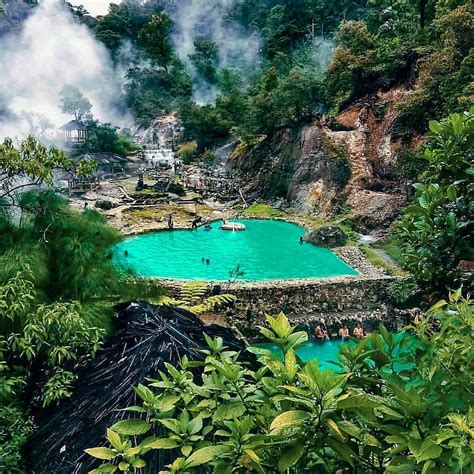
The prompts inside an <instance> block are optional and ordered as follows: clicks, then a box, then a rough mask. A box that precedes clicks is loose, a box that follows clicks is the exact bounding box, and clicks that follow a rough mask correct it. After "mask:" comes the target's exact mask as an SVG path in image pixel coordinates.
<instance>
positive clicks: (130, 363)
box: [27, 302, 242, 474]
mask: <svg viewBox="0 0 474 474" xmlns="http://www.w3.org/2000/svg"><path fill="white" fill-rule="evenodd" d="M116 329H117V331H116V333H115V335H114V336H113V337H111V338H110V339H109V340H108V341H107V342H106V344H105V348H104V349H103V350H101V351H100V352H99V353H98V354H97V357H96V358H95V359H94V360H93V361H91V362H90V363H89V364H87V366H86V367H84V369H83V370H82V372H81V374H80V376H79V381H78V384H77V386H76V388H75V389H74V392H73V395H72V396H71V397H70V398H69V399H67V400H64V401H63V402H62V403H61V404H60V405H59V406H58V407H54V408H51V409H48V410H45V412H44V413H42V414H41V415H40V416H39V418H38V425H39V429H38V430H37V431H36V432H35V433H34V435H33V436H32V439H31V440H30V442H29V443H28V447H29V452H28V453H27V457H28V459H29V464H30V468H31V471H32V472H33V473H46V472H47V473H55V474H56V473H58V474H59V473H68V474H71V473H86V472H88V471H89V470H91V469H93V468H95V467H96V466H97V463H96V462H95V461H94V459H93V458H91V457H90V456H88V455H87V454H85V453H84V449H86V448H90V447H94V446H101V445H104V444H105V443H106V442H105V436H104V435H105V432H106V428H107V427H110V426H111V425H113V424H114V423H115V422H117V421H120V420H121V419H122V418H124V417H128V416H129V415H128V414H127V413H126V412H123V411H118V410H119V409H121V408H125V407H127V406H130V405H134V404H136V397H135V392H134V391H133V389H132V387H133V386H136V385H138V384H139V383H141V382H143V381H144V379H145V377H152V376H154V375H155V374H156V372H157V371H158V370H160V369H163V368H164V362H170V363H171V364H176V363H177V362H178V361H179V360H180V358H181V357H182V356H183V355H185V354H186V355H187V356H188V357H189V358H190V359H193V360H200V359H202V358H203V354H201V353H200V352H199V350H200V349H202V348H204V347H207V345H206V343H205V340H204V333H206V334H208V335H209V336H213V337H216V336H221V337H222V338H223V339H224V341H225V344H226V345H227V346H228V347H230V348H232V349H234V350H240V349H242V344H241V343H240V342H239V341H238V340H237V339H236V338H235V337H234V336H233V334H232V333H231V332H230V331H229V330H227V329H225V328H223V327H221V326H217V325H211V326H205V325H204V324H203V323H202V322H201V321H200V320H199V319H198V318H196V317H195V316H193V315H192V314H189V313H187V312H185V311H182V310H177V309H170V308H163V307H158V306H155V305H151V304H148V303H144V302H135V303H127V304H123V305H120V306H119V307H118V308H117V319H116ZM150 454H151V455H152V456H153V457H152V458H148V459H147V461H148V466H147V469H146V470H145V472H153V473H156V472H158V471H159V470H160V469H162V468H163V467H164V466H165V465H166V464H168V463H169V462H170V461H171V459H170V458H169V456H170V454H171V453H169V452H162V451H155V450H153V451H151V452H150ZM99 463H100V462H99Z"/></svg>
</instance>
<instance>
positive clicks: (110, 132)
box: [82, 120, 137, 156]
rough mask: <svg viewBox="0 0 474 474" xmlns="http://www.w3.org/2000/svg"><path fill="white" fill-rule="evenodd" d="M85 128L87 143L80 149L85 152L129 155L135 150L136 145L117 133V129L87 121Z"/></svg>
mask: <svg viewBox="0 0 474 474" xmlns="http://www.w3.org/2000/svg"><path fill="white" fill-rule="evenodd" d="M86 126H87V130H88V133H87V141H86V143H85V145H84V146H83V147H82V150H83V151H86V152H110V153H118V154H119V155H123V156H126V155H129V154H131V153H133V152H134V151H136V150H137V147H136V145H134V143H133V142H132V141H131V140H130V138H128V137H127V136H125V135H122V134H120V133H118V132H117V129H118V127H114V126H113V125H111V124H110V123H101V122H99V121H98V120H89V121H87V122H86Z"/></svg>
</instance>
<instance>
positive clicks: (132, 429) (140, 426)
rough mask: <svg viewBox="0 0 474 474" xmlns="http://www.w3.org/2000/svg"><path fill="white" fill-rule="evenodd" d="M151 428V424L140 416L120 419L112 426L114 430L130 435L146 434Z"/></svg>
mask: <svg viewBox="0 0 474 474" xmlns="http://www.w3.org/2000/svg"><path fill="white" fill-rule="evenodd" d="M149 429H150V425H149V424H148V423H147V422H146V421H145V420H142V419H140V418H131V419H130V420H123V421H119V422H118V423H115V425H113V426H112V427H111V430H112V431H115V432H117V433H120V434H123V435H128V436H135V435H141V434H145V433H146V432H147V431H148V430H149Z"/></svg>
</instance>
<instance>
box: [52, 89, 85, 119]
mask: <svg viewBox="0 0 474 474" xmlns="http://www.w3.org/2000/svg"><path fill="white" fill-rule="evenodd" d="M59 97H60V99H61V110H62V112H64V113H65V114H72V115H73V116H74V119H75V120H78V121H80V120H82V119H83V118H84V117H85V116H87V115H89V114H90V111H91V109H92V104H91V103H90V102H89V100H88V99H87V98H86V97H84V95H83V94H82V92H81V91H80V90H79V89H78V88H77V87H75V86H72V85H65V86H64V87H63V88H62V90H61V92H60V93H59Z"/></svg>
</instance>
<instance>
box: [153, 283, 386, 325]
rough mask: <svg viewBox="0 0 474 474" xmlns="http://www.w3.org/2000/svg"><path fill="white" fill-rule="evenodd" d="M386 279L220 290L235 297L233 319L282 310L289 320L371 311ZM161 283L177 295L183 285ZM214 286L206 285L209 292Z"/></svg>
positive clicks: (381, 295)
mask: <svg viewBox="0 0 474 474" xmlns="http://www.w3.org/2000/svg"><path fill="white" fill-rule="evenodd" d="M393 280H394V278H393V277H389V276H378V277H364V276H358V277H337V278H327V279H317V280H287V281H272V282H261V283H236V284H233V285H231V286H230V288H229V289H228V290H226V285H225V284H220V286H221V288H222V291H223V292H225V291H227V292H229V293H232V294H234V295H235V296H236V297H237V301H236V302H235V305H234V307H233V308H232V313H233V316H236V317H237V318H243V319H249V318H252V319H255V318H256V319H260V317H263V315H264V314H265V313H266V314H277V313H278V312H280V311H283V312H284V313H285V314H287V315H288V316H289V317H301V316H304V315H308V314H311V313H328V312H342V311H357V310H370V309H375V308H377V307H378V306H380V304H382V303H384V301H385V296H384V295H385V292H386V289H387V286H388V285H389V284H390V283H391V282H392V281H393ZM160 283H161V284H163V286H164V287H165V288H167V289H168V290H169V291H170V293H171V294H172V295H174V296H177V295H178V293H179V289H180V288H181V286H182V285H183V282H178V281H171V280H165V281H161V282H160ZM215 286H216V284H215V283H214V284H213V283H209V290H210V291H211V290H212V288H213V287H215Z"/></svg>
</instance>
